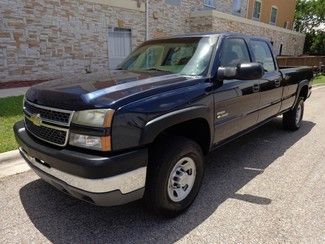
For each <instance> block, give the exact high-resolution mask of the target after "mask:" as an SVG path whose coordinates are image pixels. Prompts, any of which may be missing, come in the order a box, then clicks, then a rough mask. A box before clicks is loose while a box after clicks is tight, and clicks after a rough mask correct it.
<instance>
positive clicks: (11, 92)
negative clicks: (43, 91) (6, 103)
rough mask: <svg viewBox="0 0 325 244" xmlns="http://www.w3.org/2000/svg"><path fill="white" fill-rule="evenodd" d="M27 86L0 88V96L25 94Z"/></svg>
mask: <svg viewBox="0 0 325 244" xmlns="http://www.w3.org/2000/svg"><path fill="white" fill-rule="evenodd" d="M28 88H29V87H18V88H9V89H0V98H3V97H13V96H20V95H25V93H26V91H27V90H28Z"/></svg>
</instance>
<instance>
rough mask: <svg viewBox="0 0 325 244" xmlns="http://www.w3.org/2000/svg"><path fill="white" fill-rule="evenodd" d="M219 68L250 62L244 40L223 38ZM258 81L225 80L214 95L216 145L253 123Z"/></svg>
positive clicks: (255, 117) (258, 95)
mask: <svg viewBox="0 0 325 244" xmlns="http://www.w3.org/2000/svg"><path fill="white" fill-rule="evenodd" d="M220 48H221V56H220V64H219V66H220V67H235V66H237V65H238V64H241V63H250V62H252V59H251V56H250V54H249V50H248V46H247V43H246V40H245V39H244V38H240V37H228V38H225V39H224V40H223V42H222V44H221V47H220ZM259 100H260V94H259V80H238V79H233V80H224V81H223V85H222V86H221V87H219V88H218V89H217V90H216V91H215V94H214V101H215V141H214V142H215V143H218V142H220V141H222V140H224V139H227V138H229V137H230V136H232V135H235V134H237V133H238V132H241V131H243V130H245V129H247V128H249V127H251V126H253V125H255V124H256V122H257V119H258V108H259Z"/></svg>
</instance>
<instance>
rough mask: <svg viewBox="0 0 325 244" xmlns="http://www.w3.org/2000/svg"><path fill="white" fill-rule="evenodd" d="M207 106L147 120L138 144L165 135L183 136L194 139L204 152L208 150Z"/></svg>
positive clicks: (149, 142) (208, 124)
mask: <svg viewBox="0 0 325 244" xmlns="http://www.w3.org/2000/svg"><path fill="white" fill-rule="evenodd" d="M210 114H211V113H210V111H209V108H208V107H206V106H195V107H189V108H185V109H181V110H178V111H173V112H171V113H168V114H165V115H162V116H159V117H157V118H155V119H153V120H151V121H149V122H148V123H147V124H146V126H145V128H144V130H143V133H142V135H141V138H140V144H142V145H145V144H151V143H154V142H155V141H157V140H159V139H160V138H161V137H163V136H166V135H169V134H171V135H178V136H184V137H187V138H189V139H192V140H194V141H196V142H197V143H198V144H199V145H200V146H201V148H202V151H203V152H204V153H205V154H206V153H208V152H209V150H210V146H211V140H212V135H213V133H212V126H211V123H210V122H209V121H210V119H209V115H210Z"/></svg>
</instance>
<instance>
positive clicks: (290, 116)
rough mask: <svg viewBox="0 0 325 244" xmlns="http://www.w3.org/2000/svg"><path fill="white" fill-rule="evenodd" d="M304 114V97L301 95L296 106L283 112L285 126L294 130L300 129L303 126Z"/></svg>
mask: <svg viewBox="0 0 325 244" xmlns="http://www.w3.org/2000/svg"><path fill="white" fill-rule="evenodd" d="M303 116H304V99H303V98H302V97H300V98H299V100H298V102H297V104H296V106H295V107H294V108H293V109H292V110H290V111H288V112H286V113H284V114H283V127H284V128H285V129H288V130H292V131H295V130H298V129H299V128H300V126H301V122H302V118H303Z"/></svg>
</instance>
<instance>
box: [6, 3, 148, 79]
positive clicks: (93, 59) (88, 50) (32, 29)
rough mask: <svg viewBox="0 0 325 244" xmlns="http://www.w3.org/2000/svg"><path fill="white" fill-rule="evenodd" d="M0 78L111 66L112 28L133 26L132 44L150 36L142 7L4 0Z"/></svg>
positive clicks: (42, 76)
mask: <svg viewBox="0 0 325 244" xmlns="http://www.w3.org/2000/svg"><path fill="white" fill-rule="evenodd" d="M0 2H1V3H0V81H1V82H3V81H8V80H27V79H47V78H53V77H56V76H58V74H64V73H70V72H74V73H80V72H85V67H86V66H88V65H91V68H92V69H93V70H94V71H97V70H103V69H108V45H107V35H108V29H109V28H110V27H115V26H118V24H119V22H122V24H123V27H125V28H130V29H132V45H133V47H135V46H137V45H139V44H140V43H141V42H143V41H144V38H145V25H144V22H145V14H144V12H143V11H137V10H127V9H124V8H116V7H111V6H108V5H107V4H98V3H94V2H89V1H79V0H17V1H12V0H1V1H0Z"/></svg>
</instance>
